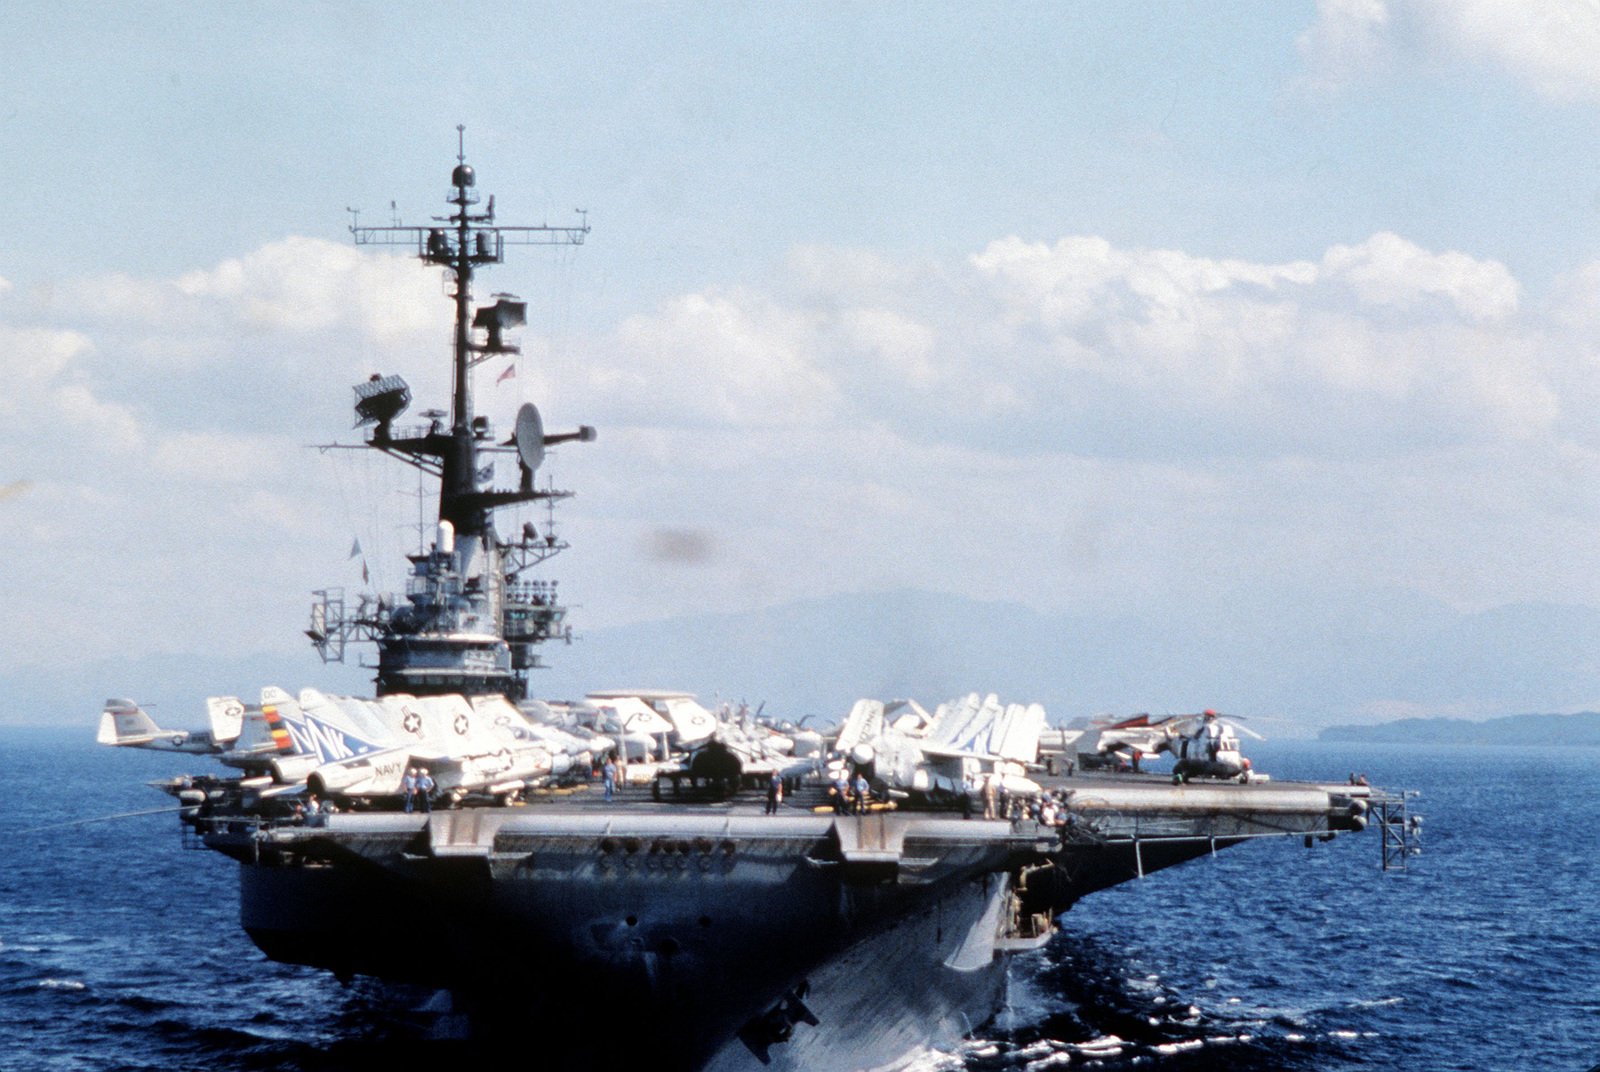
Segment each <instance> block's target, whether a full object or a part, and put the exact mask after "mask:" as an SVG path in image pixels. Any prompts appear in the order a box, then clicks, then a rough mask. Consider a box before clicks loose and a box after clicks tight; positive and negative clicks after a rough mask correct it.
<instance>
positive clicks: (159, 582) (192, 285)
mask: <svg viewBox="0 0 1600 1072" xmlns="http://www.w3.org/2000/svg"><path fill="white" fill-rule="evenodd" d="M0 35H3V39H4V40H5V41H6V42H7V44H8V46H9V47H8V48H7V49H6V52H7V57H8V62H7V63H6V64H5V65H4V67H3V68H0V190H3V191H5V193H6V195H7V200H8V202H9V204H10V205H11V212H10V213H9V214H8V220H7V223H6V227H5V231H4V235H5V237H4V241H0V384H3V386H0V429H3V430H0V437H3V438H0V448H3V450H0V561H3V562H4V566H3V572H0V576H3V578H4V581H5V589H6V592H7V595H8V602H9V604H10V607H9V610H10V613H9V614H8V615H6V618H5V624H4V625H0V681H3V680H4V679H5V676H6V675H7V674H15V673H20V672H29V673H51V672H59V673H61V674H63V675H70V674H72V673H73V672H74V670H73V668H74V667H77V666H80V665H81V664H83V663H84V662H85V661H104V660H113V661H114V660H118V659H121V660H137V659H139V658H142V657H145V656H156V655H168V656H173V655H184V656H186V655H193V656H195V657H196V658H205V657H216V658H243V657H252V656H261V655H266V656H281V657H283V658H284V659H285V660H290V659H300V660H303V659H305V658H306V657H307V656H306V654H305V648H304V642H303V638H302V637H301V630H302V629H303V628H304V626H305V619H306V613H307V606H308V604H309V599H310V592H311V591H312V590H313V589H317V588H323V587H327V586H330V585H331V586H346V587H348V588H350V589H351V590H352V591H353V590H354V589H356V588H359V587H360V584H361V581H360V566H361V561H358V560H357V559H352V558H349V557H347V551H348V549H349V548H350V546H351V544H352V542H355V541H359V542H360V544H361V547H362V548H363V551H364V555H363V556H362V558H363V559H364V560H365V562H366V563H367V564H368V566H369V568H370V569H371V572H372V575H373V581H374V583H375V585H376V586H377V587H379V588H382V589H385V590H395V589H399V588H401V587H403V584H404V572H403V566H404V561H403V559H402V558H401V557H400V556H401V555H402V554H403V553H404V552H406V551H408V550H410V549H412V548H413V547H414V545H415V542H416V539H417V535H416V531H415V526H414V522H415V520H416V514H417V502H416V498H415V497H416V495H417V492H418V487H417V484H416V480H415V477H414V476H413V475H412V474H411V472H410V470H407V469H405V468H404V467H401V466H395V465H393V464H392V463H389V462H385V461H384V460H383V459H381V458H377V457H372V458H367V457H365V456H364V455H363V454H362V453H360V452H331V451H318V450H315V449H311V448H312V446H313V445H316V444H327V443H333V442H344V443H353V442H356V441H357V436H358V433H355V432H353V431H352V430H351V424H352V418H351V413H350V409H349V407H350V404H351V402H352V399H353V396H352V395H351V393H350V388H351V386H352V385H353V384H355V383H357V382H359V381H361V380H364V379H366V378H367V376H368V375H370V374H372V373H374V372H383V373H400V374H403V375H404V376H405V377H406V378H407V379H408V380H409V381H410V382H411V384H412V386H413V389H414V392H415V394H416V396H417V399H418V403H419V405H418V408H424V407H425V406H427V405H443V404H445V403H446V398H447V391H448V379H447V377H448V372H447V360H448V350H447V346H448V340H449V315H450V305H449V303H448V302H447V301H445V300H444V298H443V297H442V295H443V293H444V288H443V285H442V283H441V281H440V279H439V273H438V270H437V269H426V268H423V267H422V266H420V265H419V264H418V262H417V261H416V260H415V259H414V258H406V257H404V256H401V255H397V254H395V253H393V252H392V251H386V250H381V249H374V248H372V247H356V246H354V245H353V244H352V243H351V241H350V236H349V234H348V233H347V227H348V225H349V223H350V221H351V218H352V217H351V216H350V214H349V212H348V211H347V210H350V209H356V210H359V212H360V217H359V218H360V219H361V221H362V222H365V223H384V222H388V221H389V219H390V218H391V217H398V218H400V219H401V220H403V221H404V222H407V223H421V222H425V221H426V219H427V218H428V217H429V216H431V215H437V214H442V213H444V212H446V211H447V206H446V205H445V203H444V197H445V195H446V193H447V192H448V178H449V174H450V169H451V168H452V167H453V166H454V164H455V157H456V152H457V126H458V124H459V125H463V126H464V127H465V135H464V137H465V148H466V155H467V158H468V162H469V163H471V164H472V165H473V166H474V167H475V168H476V170H477V174H478V180H479V186H480V189H481V191H482V192H483V193H484V194H485V195H487V194H490V193H492V194H494V195H495V196H496V205H497V211H498V213H499V220H500V222H502V223H511V224H518V223H530V224H531V223H541V222H548V223H551V224H555V225H565V224H569V223H572V222H575V221H576V220H577V219H578V217H577V215H576V214H575V213H576V210H579V209H581V210H584V212H586V214H587V220H588V223H589V224H590V225H591V226H592V231H591V232H590V234H589V235H588V239H587V241H586V242H585V243H584V244H583V245H582V246H581V247H571V248H526V249H514V250H512V251H511V255H510V257H509V258H508V263H507V264H505V265H504V266H501V267H499V268H496V269H494V270H493V271H492V272H490V273H488V274H486V275H485V277H484V278H483V279H482V280H481V284H482V285H481V287H480V289H481V290H482V291H483V292H484V293H485V294H487V293H488V292H489V291H510V292H515V293H517V294H519V295H521V296H522V297H524V298H526V299H527V300H528V301H529V306H530V322H529V324H528V326H527V328H526V329H524V332H523V336H522V342H523V345H524V353H523V354H522V355H521V356H520V357H519V358H518V359H516V362H515V365H516V372H515V374H514V375H513V376H512V377H510V378H508V379H504V380H502V381H500V382H495V381H496V380H497V379H498V378H499V377H500V375H501V373H502V372H504V371H505V367H506V363H505V362H503V361H501V360H499V359H497V360H495V361H493V362H491V363H488V364H486V365H485V366H484V367H483V369H482V373H481V379H480V383H479V386H480V396H479V397H480V408H481V409H482V410H483V411H484V412H486V413H487V414H488V415H489V416H491V417H492V418H493V419H494V420H495V421H496V422H497V425H498V426H499V427H500V428H501V429H503V430H509V427H510V422H511V418H512V415H513V414H514V413H515V411H516V408H517V406H518V405H519V404H521V403H522V402H525V401H530V400H531V401H535V402H537V404H538V405H539V406H540V408H541V410H542V412H543V413H544V417H545V422H546V425H547V426H548V427H550V428H551V429H554V430H562V429H566V428H572V427H576V426H577V425H578V424H580V423H582V424H590V425H594V426H596V427H597V428H598V429H599V438H598V440H597V441H596V442H595V443H592V444H583V445H568V446H564V447H562V448H559V449H558V450H556V451H555V452H553V456H552V458H551V459H550V461H549V463H548V464H547V466H546V469H545V474H546V475H547V476H548V477H549V478H550V479H551V480H552V481H554V482H555V483H554V486H556V487H558V488H562V489H570V490H574V491H577V492H578V495H577V497H576V498H574V499H572V500H570V501H569V502H567V503H565V504H564V505H563V506H562V508H561V510H560V512H559V514H558V517H557V520H558V522H559V524H560V527H561V528H560V530H561V532H562V533H563V534H564V535H565V536H566V537H567V538H569V539H570V540H571V541H572V544H573V547H572V549H571V550H570V551H568V552H567V553H566V554H565V555H563V556H561V557H559V558H558V559H556V560H555V562H554V563H553V564H552V565H553V567H559V568H554V569H553V571H552V572H553V574H554V575H556V576H559V577H560V579H561V583H562V585H563V591H564V592H565V593H566V595H567V598H568V599H569V600H570V601H571V602H572V603H573V604H574V605H575V608H576V609H575V610H574V619H573V620H574V622H575V623H577V624H578V625H579V627H580V628H586V629H605V628H610V627H616V626H623V625H629V624H632V623H639V622H646V621H651V620H659V619H672V618H678V617H685V616H693V615H700V614H708V613H727V612H737V611H744V610H752V609H759V608H769V607H777V606H782V605H784V604H786V603H790V602H793V601H797V600H806V599H812V598H816V597H819V596H828V595H833V594H847V593H871V592H887V591H899V590H908V589H909V590H917V591H925V592H933V593H945V594H949V595H955V596H962V597H966V598H970V599H978V600H984V601H996V602H1005V603H1015V604H1019V605H1021V606H1024V607H1027V608H1030V609H1032V610H1035V611H1038V612H1041V613H1045V614H1050V613H1064V612H1069V611H1070V612H1072V613H1074V614H1088V615H1095V614H1105V615H1108V616H1110V615H1115V616H1117V617H1119V618H1121V619H1128V618H1132V619H1140V618H1143V619H1148V620H1151V621H1163V622H1173V621H1176V622H1184V621H1190V620H1193V621H1202V620H1204V621H1208V622H1210V623H1212V624H1213V625H1216V624H1217V623H1221V624H1222V625H1223V626H1224V627H1228V626H1231V625H1232V624H1233V623H1235V622H1236V623H1237V628H1238V629H1239V631H1240V633H1241V635H1244V634H1246V633H1249V632H1250V630H1252V629H1257V630H1259V629H1261V628H1263V626H1262V625H1261V624H1260V623H1261V622H1262V621H1267V620H1270V622H1271V626H1270V628H1271V629H1273V630H1275V631H1283V632H1287V633H1288V634H1290V635H1293V631H1294V630H1295V629H1296V628H1297V627H1298V624H1299V623H1301V622H1303V621H1309V620H1312V619H1326V618H1328V617H1330V616H1332V617H1343V618H1345V619H1347V620H1362V619H1363V618H1364V617H1374V616H1375V617H1378V618H1381V617H1382V616H1383V615H1384V614H1385V613H1386V608H1389V607H1393V606H1396V605H1399V604H1406V605H1416V604H1417V603H1419V602H1420V603H1425V604H1426V605H1428V606H1432V607H1438V608H1442V609H1444V610H1446V611H1448V612H1451V613H1456V614H1461V615H1473V614H1483V613H1488V612H1495V611H1497V610H1501V609H1504V608H1512V607H1526V606H1534V607H1537V606H1549V607H1551V608H1561V609H1564V610H1571V609H1573V608H1577V609H1580V610H1581V609H1586V608H1587V609H1596V610H1600V539H1597V538H1596V537H1597V536H1600V425H1597V422H1596V421H1595V420H1594V419H1593V417H1594V415H1595V414H1597V413H1600V163H1597V162H1600V121H1597V120H1600V66H1597V65H1596V64H1595V63H1594V62H1593V57H1594V56H1595V55H1596V54H1600V4H1596V3H1595V2H1593V0H1454V2H1448V3H1447V2H1444V0H1324V2H1320V3H1309V2H1308V3H1298V2H1287V0H1273V2H1260V3H1250V2H1242V3H1234V4H1229V5H1217V4H1212V3H1199V2H1195V3H1184V2H1178V0H1171V2H1161V3H1157V2H1151V3H1133V4H1130V3H1124V2H1109V0H1108V2H1083V3H1073V4H1003V5H1002V4H990V3H959V4H958V3H948V4H946V3H903V4H897V3H882V4H868V3H855V4H842V3H840V4H830V3H823V4H783V3H779V4H717V3H711V4H699V5H679V4H644V3H640V4H606V3H601V4H593V3H584V4H564V3H549V4H541V5H538V6H537V7H529V6H528V5H521V4H437V3H435V4H426V5H423V4H409V3H406V4H392V3H386V4H377V3H344V4H325V3H283V4H273V5H224V4H215V5H196V4H192V3H159V2H150V3H130V4H126V5H116V6H108V5H101V4H86V3H70V2H69V3H59V2H52V3H48V4H45V3H36V2H32V0H19V2H14V3H10V4H7V5H5V6H4V8H3V9H0ZM391 206H392V207H391ZM505 479H509V475H508V476H506V477H505ZM536 520H537V521H538V522H539V523H541V524H542V523H543V517H542V515H540V516H538V517H537V518H536ZM515 523H516V521H513V522H512V524H513V525H514V524H515ZM408 526H410V527H408ZM1262 608H1273V613H1272V614H1271V615H1269V616H1267V617H1265V618H1263V617H1262V616H1261V615H1260V613H1259V612H1260V611H1261V609H1262ZM1377 631H1378V632H1381V630H1377ZM1315 642H1316V641H1315V640H1314V639H1312V638H1311V637H1310V635H1309V634H1308V639H1307V643H1308V644H1311V643H1315ZM1240 657H1241V658H1248V657H1249V656H1248V652H1247V651H1245V650H1241V653H1240ZM286 665H290V664H289V663H286ZM292 665H294V666H295V667H297V668H303V667H304V664H303V663H298V662H297V663H293V664H292ZM1511 673H1512V671H1511V670H1509V669H1508V671H1507V674H1511ZM1148 678H1149V680H1150V682H1151V685H1150V695H1139V696H1130V697H1129V699H1128V704H1129V707H1130V708H1132V707H1137V706H1138V705H1141V704H1143V703H1147V702H1150V701H1152V700H1154V699H1155V698H1157V697H1159V698H1160V699H1162V700H1167V699H1171V700H1172V702H1175V703H1177V702H1181V701H1180V700H1179V699H1178V698H1176V697H1167V696H1165V695H1161V685H1160V668H1159V666H1152V667H1151V668H1150V669H1149V675H1148ZM1595 680H1596V681H1600V678H1596V679H1595ZM1373 688H1374V690H1376V691H1373V692H1372V693H1371V695H1369V696H1367V697H1366V698H1365V700H1364V701H1362V703H1363V704H1365V706H1366V708H1367V709H1369V710H1373V711H1376V710H1384V711H1401V712H1405V713H1450V714H1460V713H1470V708H1471V701H1470V698H1467V699H1461V698H1457V699H1455V700H1452V701H1451V702H1450V703H1448V704H1440V703H1436V702H1434V701H1427V702H1423V701H1419V700H1417V699H1416V698H1415V697H1410V696H1408V695H1406V690H1405V687H1404V685H1403V683H1402V684H1395V683H1394V682H1392V681H1387V682H1385V683H1384V684H1383V686H1382V688H1381V689H1379V686H1378V685H1376V684H1375V685H1374V686H1373ZM97 691H99V692H101V693H102V694H105V695H109V694H110V693H111V692H114V691H116V690H115V689H114V688H112V689H110V690H109V691H107V690H100V689H98V687H97ZM1593 691H1594V693H1595V694H1593V695H1589V694H1574V693H1572V692H1571V691H1570V690H1569V691H1568V692H1567V693H1563V694H1560V695H1557V694H1555V693H1553V692H1551V691H1550V689H1549V688H1548V687H1547V685H1546V683H1544V682H1541V681H1539V680H1536V679H1534V678H1529V679H1526V680H1522V679H1516V678H1514V677H1508V678H1507V679H1506V680H1505V681H1503V682H1500V683H1499V686H1498V687H1497V689H1496V690H1495V699H1494V701H1493V702H1494V704H1496V705H1499V706H1500V707H1503V708H1508V709H1509V710H1554V709H1578V708H1581V707H1584V706H1595V705H1600V685H1597V686H1596V687H1595V689H1594V690H1593ZM932 699H937V698H932ZM1486 702H1487V701H1486ZM1430 704H1431V706H1430ZM1463 705H1465V706H1463ZM1353 706H1361V704H1356V705H1353ZM1477 713H1482V714H1498V713H1504V710H1501V709H1495V710H1482V711H1479V712H1477Z"/></svg>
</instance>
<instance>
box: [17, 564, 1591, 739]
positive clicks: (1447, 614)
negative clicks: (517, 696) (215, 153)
mask: <svg viewBox="0 0 1600 1072" xmlns="http://www.w3.org/2000/svg"><path fill="white" fill-rule="evenodd" d="M573 622H574V625H575V626H576V627H577V628H578V630H579V634H578V638H577V640H576V641H575V642H574V643H573V644H572V645H571V646H570V647H569V646H564V645H553V646H551V647H550V648H548V649H547V650H546V652H545V658H546V661H547V662H549V663H550V664H551V666H552V669H550V670H548V671H543V672H540V673H537V674H536V675H535V678H534V690H535V694H536V695H539V696H545V697H553V698H554V697H561V698H573V697H578V696H581V695H583V694H584V693H585V692H588V691H591V690H593V689H600V688H640V687H654V688H677V689H684V690H686V691H690V692H694V693H697V694H699V695H700V696H701V698H702V699H704V700H707V701H710V702H715V701H717V700H723V699H726V700H731V701H735V702H737V701H739V700H746V701H748V702H749V703H750V704H751V705H752V706H754V705H756V704H760V703H763V702H764V703H765V704H766V709H767V711H768V712H770V713H773V714H778V715H781V716H783V717H787V718H792V719H796V720H798V719H800V718H802V717H805V716H811V718H812V724H813V725H817V724H828V723H832V722H834V721H837V720H838V719H840V718H842V717H843V716H844V714H845V713H846V712H847V711H849V709H850V705H851V703H853V702H854V701H855V700H856V699H858V698H860V697H863V696H872V697H879V698H885V699H888V698H896V697H905V696H909V697H914V698H916V699H918V700H920V701H922V702H923V703H925V704H931V703H938V702H940V701H943V700H945V699H949V698H950V697H953V696H957V695H961V694H964V693H967V692H973V691H977V692H995V693H998V694H999V695H1000V696H1001V697H1002V698H1003V699H1005V700H1008V701H1028V702H1031V701H1038V702H1040V703H1043V704H1044V705H1045V708H1046V710H1047V711H1048V712H1049V714H1050V717H1051V719H1052V720H1053V721H1055V722H1058V723H1061V722H1066V721H1067V720H1069V719H1072V718H1075V717H1079V716H1083V715H1092V714H1100V713H1112V714H1122V715H1132V714H1139V713H1143V712H1149V713H1152V714H1169V713H1178V712H1191V711H1197V710H1200V709H1202V708H1206V707H1214V708H1217V709H1219V710H1222V711H1225V712H1228V713H1232V714H1237V715H1245V716H1253V717H1257V718H1260V719H1261V721H1260V722H1259V723H1256V722H1252V723H1251V724H1252V726H1255V727H1257V728H1259V729H1260V730H1261V731H1262V732H1263V733H1265V734H1266V735H1268V736H1269V737H1275V738H1284V737H1307V736H1312V735H1314V734H1315V733H1316V732H1317V731H1318V730H1320V729H1322V728H1323V727H1326V726H1330V725H1344V724H1349V723H1358V722H1360V723H1375V722H1379V721H1381V720H1383V719H1384V718H1386V717H1392V716H1393V714H1394V713H1396V712H1405V713H1413V712H1415V713H1427V712H1430V711H1434V712H1444V711H1449V712H1451V713H1454V714H1469V715H1478V716H1483V717H1488V716H1492V715H1497V714H1499V713H1500V712H1504V711H1528V710H1540V709H1543V710H1573V709H1577V708H1584V707H1588V706H1590V705H1592V704H1597V703H1600V656H1597V655H1596V653H1597V652H1600V611H1596V610H1593V609H1590V608H1585V607H1560V606H1534V605H1521V606H1514V607H1502V608H1497V609H1495V610H1492V611H1488V612H1484V613H1481V614H1462V613H1459V612H1457V611H1454V610H1452V609H1450V608H1448V607H1445V606H1443V605H1442V604H1438V603H1433V602H1430V601H1427V600H1424V599H1421V598H1420V597H1417V596H1415V595H1412V594H1407V593H1393V592H1385V593H1366V594H1364V595H1361V596H1350V597H1348V598H1343V599H1340V600H1336V601H1330V600H1328V599H1326V598H1324V599H1321V600H1310V599H1304V600H1300V599H1286V598H1284V597H1282V596H1281V595H1280V596H1277V597H1274V598H1267V597H1266V596H1261V597H1259V598H1256V599H1254V600H1252V599H1250V598H1244V597H1236V598H1220V597H1219V599H1218V600H1217V601H1216V603H1215V604H1214V605H1208V606H1206V607H1204V608H1202V609H1200V610H1196V611H1193V612H1190V613H1187V614H1180V613H1176V612H1172V613H1165V614H1163V615H1160V616H1152V615H1150V614H1135V613H1132V612H1131V611H1130V613H1128V614H1127V615H1126V616H1107V615H1089V614H1083V613H1072V612H1062V613H1042V612H1039V611H1036V610H1032V609H1030V608H1027V607H1023V606H1020V605H1018V604H1015V603H1001V602H989V601H983V600H975V599H969V598H965V597H961V596H952V595H947V594H941V593H932V592H924V591H906V590H902V591H888V592H871V593H855V594H847V595H831V596H825V597H818V598H816V599H812V600H805V601H801V602H795V603H788V604H784V605H780V606H774V607H769V608H765V609H760V610H751V611H745V612H740V613H729V614H712V613H708V614H703V615H697V616H692V617H684V618H676V619H671V620H662V621H652V622H641V623H636V624H632V625H625V626H617V627H612V628H603V629H599V628H587V629H586V628H585V623H584V621H583V613H582V609H581V608H579V610H578V611H577V612H575V613H574V615H573ZM293 642H294V638H292V637H286V638H285V644H286V645H293ZM358 653H359V654H360V655H364V656H365V657H366V658H367V659H369V660H370V659H371V658H372V657H373V654H374V653H373V651H372V650H371V649H370V648H367V649H365V650H364V651H363V650H362V649H360V648H359V647H358V648H356V649H352V656H351V657H352V659H355V658H357V657H358ZM370 679H371V671H365V670H362V669H361V668H360V667H358V666H355V665H350V666H338V665H333V666H326V667H325V666H323V665H322V663H321V661H320V660H319V659H318V658H317V657H316V655H315V654H314V653H313V652H312V651H311V650H310V646H309V645H306V646H305V647H304V648H297V647H293V646H286V647H285V648H284V649H283V650H281V651H278V652H266V653H261V654H256V655H250V656H247V657H240V658H232V659H228V658H218V657H216V656H215V655H213V654H207V653H204V652H194V653H188V654H181V655H180V654H175V655H159V656H148V655H145V656H137V657H135V656H130V657H127V658H122V659H106V660H100V661H97V662H94V663H87V662H84V661H81V660H77V659H73V658H71V657H70V655H67V656H64V657H63V661H62V662H61V663H60V664H59V665H49V666H45V665H37V666H30V667H24V668H20V669H12V670H9V671H3V672H0V724H8V723H9V724H18V723H40V722H64V721H65V722H73V723H80V724H83V725H86V726H92V725H93V724H94V722H95V721H96V720H97V719H98V716H99V711H100V707H101V704H102V703H103V702H104V701H105V699H106V698H107V697H110V696H127V697H131V698H134V699H137V700H139V701H140V702H142V703H154V704H156V705H158V706H157V707H156V708H155V709H154V710H153V711H152V713H153V714H155V715H156V717H157V719H158V720H159V721H162V722H166V723H170V724H171V725H174V726H179V727H182V726H198V725H201V724H203V722H204V713H203V711H204V708H203V700H204V698H205V697H206V696H208V695H218V694H230V693H231V694H236V695H240V696H244V697H246V698H250V697H254V696H256V695H258V694H259V690H260V688H261V686H262V685H264V684H277V685H281V686H283V687H284V688H287V689H290V690H291V691H293V690H298V689H299V688H301V687H302V686H305V685H315V686H317V687H318V688H322V689H324V690H325V691H328V692H354V693H366V692H369V691H370V689H371V680H370ZM1550 717H1563V716H1550ZM1399 725H1405V723H1401V724H1399ZM1484 725H1493V723H1474V722H1459V723H1453V724H1451V729H1450V730H1448V731H1446V730H1441V731H1440V732H1441V734H1443V735H1445V736H1449V735H1451V734H1456V735H1457V737H1456V739H1460V734H1462V733H1465V734H1466V735H1469V736H1470V735H1473V734H1477V733H1479V732H1487V731H1482V730H1481V727H1482V726H1484ZM1340 732H1347V731H1343V730H1341V731H1340ZM1418 732H1427V731H1423V730H1419V731H1418Z"/></svg>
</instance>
